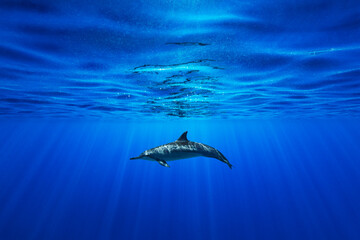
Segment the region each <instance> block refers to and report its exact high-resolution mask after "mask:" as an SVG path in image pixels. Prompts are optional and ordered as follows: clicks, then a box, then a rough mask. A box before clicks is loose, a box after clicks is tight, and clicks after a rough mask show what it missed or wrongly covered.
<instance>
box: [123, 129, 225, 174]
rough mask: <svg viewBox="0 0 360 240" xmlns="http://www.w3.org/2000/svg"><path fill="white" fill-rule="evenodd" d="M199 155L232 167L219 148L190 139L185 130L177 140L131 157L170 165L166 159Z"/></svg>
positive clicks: (171, 159) (172, 159) (166, 165)
mask: <svg viewBox="0 0 360 240" xmlns="http://www.w3.org/2000/svg"><path fill="white" fill-rule="evenodd" d="M199 156H203V157H209V158H216V159H218V160H220V161H221V162H223V163H226V164H227V165H228V166H229V167H230V168H232V165H231V164H230V162H229V161H228V160H227V159H226V158H225V156H224V155H223V154H222V153H221V152H220V151H219V150H217V149H215V148H213V147H210V146H208V145H205V144H203V143H197V142H191V141H189V140H188V139H187V131H186V132H184V133H183V134H182V135H181V136H180V137H179V139H178V140H176V141H175V142H171V143H167V144H164V145H161V146H158V147H155V148H151V149H149V150H146V151H144V152H143V153H141V154H140V155H139V156H138V157H133V158H130V160H135V159H144V160H150V161H157V162H158V163H160V165H162V166H164V167H170V166H169V164H168V163H167V162H166V161H174V160H179V159H185V158H192V157H199Z"/></svg>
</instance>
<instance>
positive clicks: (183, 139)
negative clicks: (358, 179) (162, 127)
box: [176, 131, 189, 142]
mask: <svg viewBox="0 0 360 240" xmlns="http://www.w3.org/2000/svg"><path fill="white" fill-rule="evenodd" d="M188 141H189V140H188V139H187V131H186V132H184V133H183V134H181V136H180V137H179V139H178V140H176V142H188Z"/></svg>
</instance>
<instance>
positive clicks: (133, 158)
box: [130, 157, 141, 160]
mask: <svg viewBox="0 0 360 240" xmlns="http://www.w3.org/2000/svg"><path fill="white" fill-rule="evenodd" d="M140 158H141V157H132V158H130V160H136V159H140Z"/></svg>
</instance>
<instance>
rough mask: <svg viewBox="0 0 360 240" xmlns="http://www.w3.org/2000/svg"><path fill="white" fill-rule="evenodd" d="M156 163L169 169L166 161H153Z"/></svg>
mask: <svg viewBox="0 0 360 240" xmlns="http://www.w3.org/2000/svg"><path fill="white" fill-rule="evenodd" d="M155 160H156V161H157V162H158V163H160V165H162V166H164V167H170V166H169V164H167V162H166V161H164V160H161V159H155Z"/></svg>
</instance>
